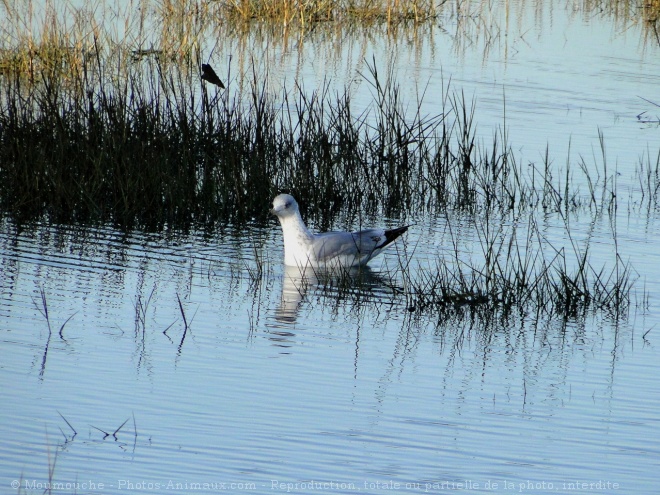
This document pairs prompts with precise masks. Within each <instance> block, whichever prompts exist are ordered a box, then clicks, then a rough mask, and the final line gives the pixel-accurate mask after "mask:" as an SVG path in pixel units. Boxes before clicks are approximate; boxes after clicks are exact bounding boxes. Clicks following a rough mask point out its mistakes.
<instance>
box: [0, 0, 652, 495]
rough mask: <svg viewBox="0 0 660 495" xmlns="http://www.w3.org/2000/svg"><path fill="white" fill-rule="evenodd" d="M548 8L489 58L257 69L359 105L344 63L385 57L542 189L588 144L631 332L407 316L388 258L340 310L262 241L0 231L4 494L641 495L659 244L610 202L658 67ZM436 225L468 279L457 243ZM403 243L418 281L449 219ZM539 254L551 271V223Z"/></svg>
mask: <svg viewBox="0 0 660 495" xmlns="http://www.w3.org/2000/svg"><path fill="white" fill-rule="evenodd" d="M549 8H550V7H543V8H541V9H540V10H537V11H534V10H533V9H531V8H529V9H528V10H526V9H525V8H523V7H520V12H521V13H520V14H516V15H511V16H510V17H507V16H506V15H505V14H506V11H503V10H498V9H495V10H493V12H492V13H491V14H490V16H491V17H488V19H489V21H488V22H489V24H488V25H489V26H490V27H491V28H492V29H491V31H490V32H494V33H499V35H498V36H497V37H495V38H492V39H491V41H490V42H487V39H488V37H487V36H486V35H485V34H483V33H484V31H483V28H480V30H477V31H473V32H471V36H468V37H467V38H461V39H463V42H462V43H464V44H458V43H459V42H458V41H457V40H458V37H456V39H454V38H453V37H452V33H455V31H456V30H458V29H459V27H458V26H455V25H454V26H452V25H446V24H445V25H443V26H441V27H436V28H433V30H432V31H433V36H432V37H431V38H429V39H427V40H425V41H420V40H417V41H415V40H413V41H414V42H411V43H409V44H406V43H405V42H403V41H401V39H398V40H397V41H396V42H395V41H393V39H392V38H385V39H381V38H376V39H374V40H372V39H369V40H367V41H365V40H364V39H361V38H359V37H358V36H356V37H355V38H349V39H348V40H347V41H346V45H345V46H344V47H343V48H342V49H341V50H339V55H336V52H335V51H334V50H333V49H332V47H333V46H334V45H333V44H329V45H328V44H323V43H321V41H320V40H319V39H315V38H314V35H312V38H313V39H312V41H313V42H309V43H307V44H305V45H304V46H303V52H304V53H303V54H302V56H300V57H294V56H293V55H296V53H295V50H294V49H293V48H291V47H288V48H287V47H285V46H282V45H277V44H275V45H274V46H273V47H272V49H267V50H266V56H267V59H268V60H270V59H271V58H270V57H273V58H275V57H280V58H279V60H281V61H282V63H281V64H278V65H274V67H273V69H272V70H271V77H272V78H273V81H274V82H273V84H274V85H276V84H279V83H282V81H284V80H287V79H290V78H291V77H293V76H292V74H297V77H299V78H301V80H302V81H304V83H305V86H306V87H311V88H313V87H315V86H316V85H317V84H318V83H319V80H320V79H322V77H325V75H327V74H324V73H323V72H322V71H321V72H319V71H320V70H321V69H323V68H325V69H327V71H329V73H330V75H331V76H332V77H334V78H336V79H337V80H338V81H352V84H353V89H354V91H355V94H356V96H355V98H356V104H357V105H361V104H363V105H365V106H366V105H368V104H369V103H370V102H371V101H372V98H371V96H370V94H369V90H368V85H367V84H365V83H364V81H363V80H361V79H360V77H359V75H357V74H358V73H359V72H360V71H361V70H362V69H363V68H364V59H363V58H362V56H363V55H364V54H365V53H369V52H370V51H372V50H373V52H374V54H375V55H376V59H377V60H379V61H383V63H385V60H387V59H388V58H389V57H390V56H391V55H390V53H392V51H393V50H392V49H393V47H394V48H396V53H397V55H396V57H395V58H396V68H397V71H398V72H397V74H398V77H399V78H400V79H401V80H402V83H403V84H404V85H405V88H406V90H407V91H408V90H409V94H411V95H412V94H414V92H415V89H414V88H418V87H421V86H423V85H424V84H426V82H427V81H428V80H429V79H430V80H431V82H430V88H432V90H429V91H428V92H427V97H426V99H425V102H426V103H425V104H428V109H429V112H432V111H433V109H434V108H437V106H438V104H439V103H438V102H439V101H440V98H441V95H440V93H439V92H438V91H437V88H438V87H441V86H442V81H441V80H440V76H441V75H442V77H443V78H444V81H446V80H447V79H448V78H450V77H451V80H452V83H451V85H452V87H453V88H454V89H458V90H464V91H465V93H466V95H468V97H469V98H471V95H473V94H474V96H475V98H476V100H477V113H476V117H475V121H476V122H477V124H478V125H479V130H478V132H479V136H480V137H481V139H483V142H484V143H485V145H488V144H489V142H490V140H491V139H492V135H493V133H494V132H497V131H498V129H502V128H503V127H504V126H505V125H506V129H507V130H508V133H509V142H510V143H511V145H512V146H513V148H514V149H515V150H516V152H517V153H518V154H519V156H520V157H521V158H520V159H521V160H523V162H526V161H531V162H535V161H540V158H541V156H542V155H543V154H544V153H545V148H546V145H547V146H549V147H550V150H551V151H550V152H551V156H552V158H553V160H554V163H555V164H556V165H557V166H561V165H562V164H564V163H565V161H566V157H567V154H568V146H569V143H570V148H571V156H572V157H577V156H583V157H585V160H586V161H587V162H588V164H589V165H590V166H591V165H593V164H598V165H600V164H601V162H602V157H601V156H600V145H599V141H598V130H599V129H600V130H602V132H603V133H604V136H605V143H606V153H607V155H606V160H607V162H608V165H609V167H610V171H612V170H613V169H614V168H615V167H616V169H617V170H618V171H619V174H620V175H619V179H618V180H619V184H620V191H619V192H620V194H619V197H620V202H619V209H618V211H617V216H616V219H617V239H618V243H619V245H618V249H619V251H620V253H622V257H624V258H625V260H630V261H631V263H632V265H633V266H634V267H635V269H636V280H637V283H636V286H635V290H634V292H633V299H632V307H631V312H630V315H629V317H627V318H623V319H621V320H615V319H613V318H611V317H609V316H608V315H607V314H603V313H596V314H590V315H588V316H586V317H584V318H574V319H568V320H565V319H562V318H560V317H558V316H557V317H556V318H555V317H550V316H547V317H541V318H535V317H534V315H529V314H515V315H510V316H509V317H508V318H502V319H495V318H493V319H485V318H476V319H471V318H464V317H461V316H460V312H459V313H458V314H455V315H454V316H451V317H449V318H448V319H441V320H439V319H437V317H426V316H422V317H416V316H415V315H414V314H413V313H410V312H408V311H407V309H408V308H407V306H406V301H405V300H403V299H402V298H401V297H398V296H397V294H396V292H395V290H394V289H393V288H392V287H393V286H394V287H396V286H397V284H401V283H402V282H401V279H400V274H397V273H398V272H397V271H396V270H392V267H396V266H397V264H398V256H397V253H396V251H391V252H389V253H387V254H386V255H384V256H383V257H381V258H380V259H378V260H374V262H373V263H372V268H371V270H370V272H369V273H368V274H367V275H366V277H365V280H363V282H362V284H359V285H357V286H356V287H354V288H353V289H352V292H351V293H350V294H349V295H348V296H347V295H346V293H345V292H343V291H341V290H338V289H337V288H336V287H333V286H328V285H326V284H324V283H323V281H317V282H316V283H314V281H312V283H311V284H309V285H306V284H303V283H302V282H301V281H300V280H298V279H297V278H296V274H295V273H293V274H292V273H290V271H289V272H287V271H286V270H285V269H284V267H283V266H282V264H281V259H282V247H281V234H280V231H279V227H278V226H277V224H276V223H275V221H274V220H273V222H272V223H271V224H270V225H268V226H266V227H264V226H257V225H254V226H249V227H247V228H246V229H233V228H232V227H231V226H227V227H226V229H224V230H223V231H221V232H216V233H215V235H211V236H209V235H206V234H203V233H198V232H192V233H190V234H183V233H178V232H165V233H161V234H148V233H142V232H135V233H132V234H124V233H121V232H118V231H116V230H114V229H113V228H111V227H103V226H101V227H97V228H79V227H75V226H58V225H37V226H34V227H31V228H26V229H23V230H19V229H17V228H16V227H15V226H14V225H12V224H11V223H10V222H7V221H4V222H3V223H2V224H1V226H2V228H1V229H0V260H1V263H2V268H1V273H2V276H1V284H0V290H1V296H0V321H1V322H2V323H1V324H0V384H1V388H2V391H3V396H4V397H3V398H4V400H3V406H2V407H0V435H1V436H2V438H3V442H2V444H1V445H0V458H1V459H2V461H3V462H2V463H1V464H2V467H1V468H0V484H1V486H2V491H3V492H7V493H15V492H17V491H18V490H17V489H16V488H15V487H14V486H13V485H12V481H17V482H18V483H19V484H20V488H21V492H28V493H41V492H42V491H43V489H44V487H45V483H47V482H48V480H49V476H48V469H49V466H51V467H52V466H54V474H53V481H54V482H58V483H62V485H60V486H58V487H56V490H53V491H54V492H57V493H60V492H62V493H121V492H126V493H136V492H145V491H149V492H155V493H162V492H166V491H174V492H179V493H191V492H201V493H215V492H218V491H221V490H230V491H234V492H240V491H249V492H256V493H266V492H268V493H272V492H297V493H311V492H333V493H334V492H336V493H355V492H356V491H360V492H362V493H382V492H387V493H393V492H394V493H418V492H435V493H438V492H440V493H442V492H445V491H449V490H454V491H459V490H460V491H466V492H468V493H493V492H496V493H530V492H533V493H551V492H554V493H556V492H576V491H580V492H599V493H615V492H621V493H654V492H655V491H656V490H657V486H658V484H659V482H660V476H659V475H658V467H659V462H658V459H660V456H659V455H658V454H660V444H659V443H658V441H657V439H656V435H655V434H654V431H655V429H656V428H657V425H658V422H659V420H660V416H659V414H658V411H660V393H659V390H658V388H659V387H658V384H657V380H656V379H655V377H657V376H658V375H659V374H660V365H659V364H658V363H659V362H660V360H659V359H658V351H657V334H656V333H657V331H656V328H657V325H658V322H659V320H658V318H659V312H658V303H657V294H658V293H659V292H660V287H659V286H658V280H660V274H658V273H657V270H658V268H657V267H658V266H660V263H659V262H658V260H657V257H658V255H657V249H656V248H655V245H656V244H657V233H658V225H657V220H656V215H655V212H654V211H651V212H648V213H647V212H646V211H645V210H644V211H643V212H640V210H639V209H636V207H635V202H634V201H629V200H628V198H629V194H634V193H635V179H634V171H635V167H636V166H637V163H638V160H639V156H640V155H642V154H643V153H644V152H645V150H647V149H649V150H650V153H651V155H652V156H654V153H657V143H658V128H657V126H650V125H644V124H640V123H639V122H638V121H637V119H636V115H637V114H638V113H640V112H641V111H645V110H649V111H651V112H652V111H653V110H654V109H653V108H652V107H649V105H648V104H647V103H645V102H643V101H642V100H640V99H639V98H637V96H644V97H648V99H651V100H653V101H658V97H657V88H658V87H660V85H659V84H658V83H660V80H659V79H660V65H659V64H658V52H659V51H660V50H659V48H658V45H657V43H655V44H654V43H653V40H650V41H648V42H646V43H643V42H642V41H643V39H644V38H643V34H642V30H641V26H638V25H629V24H628V23H626V24H625V25H620V24H618V23H617V22H614V21H613V20H612V19H610V18H608V17H606V16H605V15H590V16H586V15H585V16H574V15H570V11H568V10H564V9H563V8H557V9H555V10H552V16H550V14H549V11H547V10H544V9H549ZM516 12H518V11H517V10H516ZM535 16H536V17H535ZM510 19H515V22H513V21H510ZM497 26H499V28H500V29H499V30H498V29H495V28H494V27H497ZM505 28H506V29H505ZM475 29H476V28H475ZM470 39H471V40H473V43H472V44H470V43H466V42H465V40H470ZM448 40H449V41H448ZM411 47H412V48H411ZM485 48H488V50H487V51H484V50H485ZM233 49H235V47H234V41H233V40H228V41H227V43H226V46H225V47H224V48H219V49H218V50H217V51H216V52H215V54H214V57H216V58H215V59H214V60H225V58H224V57H226V56H227V54H228V53H231V50H233ZM249 50H250V49H249V48H248V49H247V51H246V53H248V52H249ZM246 53H244V55H245V54H246ZM312 61H314V62H315V63H312ZM218 65H221V63H218ZM292 67H293V68H294V69H295V70H292V69H291V68H292ZM279 68H281V70H279ZM219 74H220V72H219ZM221 77H222V74H221ZM287 84H288V83H287ZM230 87H231V86H230ZM505 110H506V121H504V111H505ZM656 113H660V112H656ZM267 207H268V205H267V204H264V208H267ZM411 214H412V212H411ZM448 218H450V219H451V220H452V221H453V220H455V221H456V226H455V227H454V228H455V233H458V234H459V237H460V245H459V249H460V250H461V253H463V255H464V256H465V257H466V259H479V257H480V256H481V254H482V253H480V247H479V244H478V242H477V237H476V235H475V233H474V231H473V229H471V228H470V220H469V219H463V218H460V216H457V217H455V216H452V215H450V216H449V217H448ZM395 221H396V219H383V223H387V224H392V222H395ZM416 221H417V225H416V226H415V227H414V228H412V229H411V230H410V232H409V233H408V234H407V236H406V239H405V242H404V243H402V244H401V245H400V246H399V248H400V250H401V251H400V252H401V254H402V255H403V256H404V258H406V259H408V258H412V265H411V266H412V267H413V270H415V269H417V268H415V267H417V266H422V267H423V266H428V265H432V264H433V263H435V260H436V259H438V257H439V258H440V259H445V258H450V256H448V255H447V253H446V250H447V249H448V246H450V245H451V243H450V240H449V233H448V230H447V229H446V226H445V225H444V223H443V222H445V221H446V219H445V218H444V217H442V218H434V217H421V218H416ZM591 222H592V219H591V215H589V214H587V215H586V217H585V218H580V217H579V216H578V218H576V219H574V223H573V224H572V226H573V233H574V235H575V236H576V237H578V238H581V236H582V235H585V233H586V232H587V231H588V230H589V228H592V227H593V236H592V243H591V249H592V262H593V264H594V265H595V266H597V267H599V266H600V265H601V262H602V263H611V260H612V256H613V252H614V251H613V243H612V240H611V237H612V236H611V230H610V229H611V226H610V224H609V222H608V217H607V215H605V216H604V217H603V218H601V219H598V220H597V221H596V222H595V225H593V226H592V225H591ZM337 227H346V228H348V227H351V226H345V225H338V226H337ZM543 232H544V234H545V235H546V236H547V237H548V238H549V240H550V241H551V242H552V243H553V244H555V245H557V246H569V244H568V239H566V238H565V234H564V230H563V228H562V225H561V222H560V221H559V220H558V219H557V218H554V217H552V216H548V217H547V218H545V219H543ZM259 267H261V269H262V270H263V271H262V272H261V273H260V272H259V271H258V270H259ZM42 291H43V292H42ZM42 293H43V299H42ZM44 300H45V301H46V305H47V310H48V319H47V318H46V316H45V314H44V303H43V301H44ZM184 315H185V316H184ZM184 318H185V320H184ZM49 323H50V332H49ZM186 323H187V325H188V326H186ZM74 430H75V433H74ZM55 456H56V461H55Z"/></svg>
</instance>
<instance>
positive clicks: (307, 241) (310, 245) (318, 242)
mask: <svg viewBox="0 0 660 495" xmlns="http://www.w3.org/2000/svg"><path fill="white" fill-rule="evenodd" d="M270 212H271V213H272V214H273V215H276V216H277V218H278V220H279V221H280V225H281V226H282V234H283V236H284V264H285V265H287V266H298V267H312V268H316V267H342V268H350V267H356V266H362V265H365V264H367V263H368V262H369V261H370V260H371V259H372V258H373V257H375V256H377V255H378V254H379V253H380V252H381V251H382V250H383V249H384V248H385V247H387V246H388V245H390V244H391V243H392V242H394V241H395V240H396V239H397V238H398V237H399V236H401V235H402V234H403V233H404V232H405V231H406V230H408V227H409V225H406V226H405V227H398V228H395V229H390V230H384V229H367V230H360V231H359V232H325V233H323V234H313V233H311V232H310V231H309V229H308V228H307V226H306V225H305V222H303V220H302V218H301V216H300V210H299V209H298V203H297V202H296V200H295V199H294V198H293V196H291V195H290V194H280V195H278V196H276V197H275V199H274V200H273V209H272V210H271V211H270Z"/></svg>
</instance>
